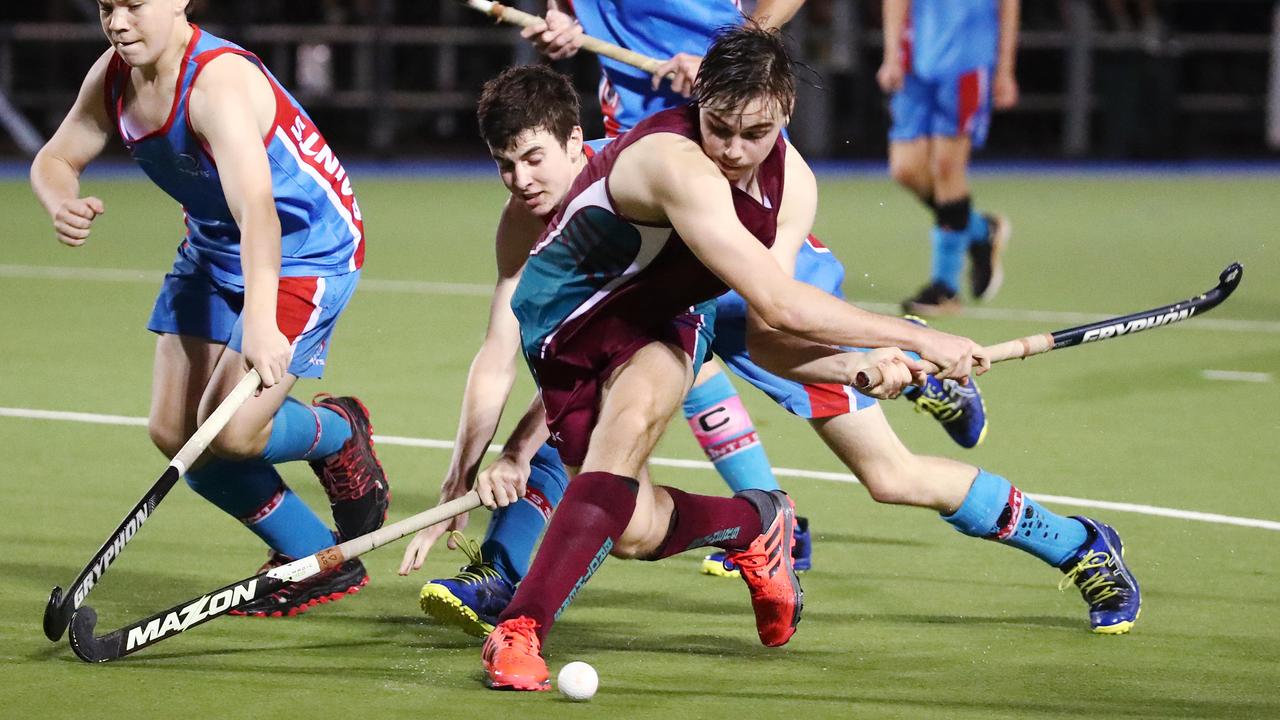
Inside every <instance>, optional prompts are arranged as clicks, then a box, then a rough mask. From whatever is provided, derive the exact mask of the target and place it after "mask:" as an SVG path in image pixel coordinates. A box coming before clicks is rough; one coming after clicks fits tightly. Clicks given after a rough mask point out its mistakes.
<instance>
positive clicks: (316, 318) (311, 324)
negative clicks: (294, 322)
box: [293, 277, 324, 351]
mask: <svg viewBox="0 0 1280 720" xmlns="http://www.w3.org/2000/svg"><path fill="white" fill-rule="evenodd" d="M323 299H324V278H323V277H317V278H316V291H315V294H313V295H312V296H311V316H310V317H308V318H307V324H306V325H304V326H303V327H302V332H300V333H298V337H296V338H294V339H293V350H295V351H296V350H297V349H298V341H300V340H302V336H303V335H306V334H307V333H308V332H310V331H311V330H312V329H313V328H315V326H316V323H318V322H320V316H321V315H322V314H323V313H324V306H323V305H322V304H321V302H320V301H321V300H323Z"/></svg>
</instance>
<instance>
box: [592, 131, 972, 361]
mask: <svg viewBox="0 0 1280 720" xmlns="http://www.w3.org/2000/svg"><path fill="white" fill-rule="evenodd" d="M808 178H809V180H808V181H807V182H808V183H811V184H810V185H809V186H808V189H807V190H801V191H800V195H798V196H797V198H799V197H800V196H802V195H804V194H805V193H806V192H810V193H814V194H815V195H816V183H813V180H812V172H809V173H808ZM796 180H797V181H799V184H801V185H802V186H803V185H804V184H805V183H806V181H805V180H804V179H803V176H801V177H797V178H796ZM791 182H792V179H791V178H788V184H790V183H791ZM609 183H610V184H609V187H610V191H611V193H612V194H613V197H614V200H615V201H616V202H617V203H618V206H619V210H620V211H622V212H623V213H624V214H626V215H627V216H629V217H632V218H634V219H636V220H641V221H649V222H658V223H662V222H669V223H670V224H671V225H672V226H673V227H674V228H675V229H676V231H677V232H678V233H679V234H680V236H681V237H682V238H684V240H685V242H687V243H688V244H689V247H690V249H691V250H692V251H693V252H694V254H696V255H697V256H698V259H699V260H701V261H702V262H703V263H704V264H705V265H706V266H707V267H708V268H710V269H711V271H712V272H714V273H715V274H716V275H717V276H719V277H720V278H721V279H722V280H723V281H724V282H725V283H726V284H727V285H729V286H730V287H732V288H733V289H734V290H737V291H738V292H739V293H740V294H741V295H742V296H743V298H745V299H746V301H747V303H748V304H749V305H750V306H751V307H752V308H753V309H754V310H755V311H756V312H757V313H758V314H759V315H760V318H761V319H762V320H763V321H764V322H765V323H766V324H767V325H769V326H770V327H772V328H774V329H776V330H780V331H782V332H784V333H788V334H791V335H796V336H798V337H801V338H804V339H806V340H810V341H812V342H816V343H820V344H827V345H849V346H856V347H887V346H896V347H901V348H907V349H912V350H916V351H917V352H919V353H920V354H921V355H923V356H924V357H926V359H929V360H930V361H932V362H934V363H935V364H937V365H939V366H940V367H943V368H945V370H946V373H945V374H944V375H943V377H954V378H956V379H960V378H963V377H967V376H968V375H969V374H970V371H971V369H972V366H973V363H974V357H973V352H974V350H976V349H977V347H978V346H977V345H976V344H975V343H973V342H972V341H970V340H967V339H965V338H958V337H955V336H946V335H943V334H941V333H939V336H936V337H934V336H929V335H928V334H926V333H923V332H921V331H920V329H919V328H916V327H915V326H913V325H911V323H908V322H905V321H902V320H897V319H895V318H889V317H886V316H882V315H877V314H875V313H867V312H865V311H862V310H859V309H857V308H855V307H853V306H852V305H849V304H848V303H845V302H843V301H841V300H837V299H836V298H834V297H832V296H830V295H828V294H826V293H824V292H822V291H821V290H818V289H817V288H814V287H813V286H811V285H806V284H805V283H802V282H798V281H796V280H795V279H794V278H792V277H791V276H789V275H788V274H787V273H785V272H783V270H782V267H781V266H780V265H779V264H778V263H777V261H776V260H775V259H774V258H773V256H772V255H771V254H770V252H769V251H768V250H766V249H765V248H764V247H763V246H762V245H760V243H759V242H758V241H757V240H756V239H755V238H754V237H753V236H752V235H751V234H750V233H749V232H748V231H747V229H746V228H744V227H743V226H742V224H741V223H740V222H739V221H738V218H737V213H736V212H735V210H734V207H733V200H732V197H731V195H730V192H729V186H728V185H727V184H726V182H725V175H724V174H723V173H722V171H721V169H720V168H719V167H718V166H717V165H716V164H715V163H713V162H712V161H711V159H710V158H708V157H707V155H706V154H705V153H704V152H703V151H702V149H701V148H700V147H699V146H698V145H697V144H695V143H694V142H692V141H690V140H687V139H684V138H680V137H677V136H675V135H670V134H666V133H658V134H655V135H651V136H647V137H645V138H642V139H641V140H639V141H637V142H636V143H635V144H634V145H632V146H630V147H628V148H627V149H626V150H624V151H623V152H622V153H621V154H620V155H619V157H618V160H617V163H616V164H615V166H614V171H613V173H612V174H611V175H610V180H609ZM785 202H786V200H785V198H784V203H785Z"/></svg>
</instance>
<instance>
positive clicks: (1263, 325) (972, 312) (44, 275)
mask: <svg viewBox="0 0 1280 720" xmlns="http://www.w3.org/2000/svg"><path fill="white" fill-rule="evenodd" d="M162 277H164V272H163V271H160V270H128V269H116V268H75V267H55V266H41V265H3V264H0V278H14V279H23V280H87V281H98V282H126V283H146V284H149V285H155V286H157V287H159V284H160V279H161V278H162ZM360 287H361V289H362V290H365V291H369V292H387V293H406V294H413V295H463V296H468V297H489V296H490V295H492V294H493V286H492V285H485V284H483V283H454V282H431V281H423V280H380V279H377V278H361V280H360ZM851 302H853V303H854V304H856V305H858V306H859V307H862V308H865V309H867V310H872V311H874V312H880V313H885V314H889V315H897V314H898V313H899V312H900V309H899V307H898V306H897V305H894V304H892V303H880V302H864V301H861V300H857V299H854V300H852V301H851ZM1124 312H1125V313H1130V312H1133V309H1132V308H1130V309H1128V310H1125V311H1124ZM1116 314H1119V313H1116ZM960 315H961V317H966V318H971V319H974V320H993V321H1012V322H1036V323H1046V324H1051V325H1053V326H1062V327H1071V326H1075V325H1082V324H1084V323H1090V322H1097V321H1099V320H1106V319H1107V318H1109V317H1115V314H1111V315H1107V314H1102V313H1082V312H1071V311H1066V310H1027V309H1016V308H988V307H966V308H964V310H962V311H961V313H960ZM1174 327H1176V328H1181V329H1188V328H1190V329H1194V330H1219V331H1224V332H1244V333H1280V321H1268V320H1232V319H1230V318H1213V317H1210V318H1195V319H1194V320H1192V321H1191V322H1190V323H1178V324H1177V325H1176V326H1174Z"/></svg>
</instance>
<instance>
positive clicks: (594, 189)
mask: <svg viewBox="0 0 1280 720" xmlns="http://www.w3.org/2000/svg"><path fill="white" fill-rule="evenodd" d="M588 206H594V207H601V208H604V209H606V210H608V211H610V212H614V210H613V205H612V204H610V202H609V196H608V193H606V192H605V179H604V178H600V179H599V180H597V181H595V182H594V183H592V184H591V185H590V186H588V187H587V189H586V190H583V191H582V192H581V193H579V194H578V196H577V197H575V198H574V199H573V202H571V203H570V204H569V207H567V208H565V212H564V215H563V216H562V219H561V221H560V224H559V225H557V226H556V229H555V231H554V232H551V233H548V234H547V238H546V239H545V240H543V241H542V242H540V243H538V247H537V248H535V249H534V252H535V253H536V252H537V251H538V250H541V249H542V248H544V247H546V246H547V243H549V242H551V241H552V240H553V239H554V238H555V237H557V236H559V235H560V231H561V230H562V229H563V228H564V226H565V224H566V223H567V222H568V221H569V219H570V218H572V217H573V215H574V214H576V213H577V212H578V211H579V210H581V209H582V208H584V207H588ZM619 219H621V218H619ZM631 227H633V228H635V229H636V231H637V232H639V233H640V250H639V252H637V253H636V256H635V258H634V259H633V260H632V261H631V264H630V265H629V266H627V269H626V270H623V271H622V274H620V275H619V276H618V277H616V278H614V279H613V280H610V281H609V282H608V284H606V285H605V286H604V287H602V288H600V289H599V290H597V291H596V292H595V294H594V295H592V296H591V297H590V298H588V299H587V301H586V302H584V303H582V304H581V305H579V306H578V307H577V308H575V309H574V311H573V312H572V313H570V314H569V316H568V317H566V318H565V319H564V320H563V321H561V322H560V325H559V326H557V327H556V329H555V330H552V331H551V333H550V334H549V335H547V337H546V338H545V339H544V340H543V341H542V349H541V350H540V351H539V355H542V356H546V353H547V348H548V347H550V345H551V341H552V340H553V339H555V336H556V333H558V332H560V328H562V327H564V326H565V325H567V324H569V323H570V322H573V321H574V320H575V319H576V318H579V317H581V316H582V315H583V314H584V313H586V312H587V311H588V310H590V309H591V308H593V307H595V306H596V305H599V304H600V303H601V302H603V301H604V299H605V298H607V297H608V296H609V295H610V294H612V293H613V291H614V290H617V289H618V286H619V285H622V284H623V283H625V282H627V281H628V280H630V279H632V278H633V277H635V276H636V274H637V273H639V272H640V271H641V270H644V269H645V268H647V267H649V263H652V262H653V259H654V258H656V257H658V253H660V252H662V248H664V247H666V245H667V240H669V239H670V238H671V232H672V230H671V228H663V227H652V226H648V225H632V226H631Z"/></svg>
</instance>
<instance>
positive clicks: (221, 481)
mask: <svg viewBox="0 0 1280 720" xmlns="http://www.w3.org/2000/svg"><path fill="white" fill-rule="evenodd" d="M186 478H187V484H188V485H190V486H191V489H192V490H195V491H196V492H197V493H198V494H199V495H200V496H201V497H203V498H205V499H206V500H208V501H209V502H211V503H213V504H214V505H217V506H218V507H219V508H221V509H222V510H223V511H224V512H226V513H227V514H228V515H231V516H232V517H234V518H236V519H237V520H239V521H240V522H242V523H244V525H245V526H246V527H248V528H249V529H250V530H252V531H253V532H254V533H256V534H257V535H258V537H260V538H262V539H263V540H264V541H266V543H267V544H268V545H270V546H271V547H272V548H275V550H277V551H278V552H281V553H283V554H285V555H287V556H289V557H291V558H295V559H296V558H301V557H306V556H307V555H310V554H312V553H314V552H318V551H320V550H323V549H325V548H327V547H329V546H330V545H332V544H333V533H332V532H330V530H329V528H328V527H326V526H325V524H324V521H323V520H321V519H320V518H319V517H317V516H316V514H315V513H313V512H311V508H309V507H307V505H306V503H304V502H303V501H302V498H300V497H298V496H297V495H295V494H294V492H293V491H292V490H290V489H289V487H288V486H287V485H285V484H284V481H283V480H281V479H280V475H279V474H278V473H277V472H276V470H275V468H274V467H272V466H271V465H269V464H267V463H265V462H262V461H260V460H249V461H245V462H231V461H229V460H222V459H214V460H212V461H211V462H209V463H206V464H205V465H204V466H202V467H199V468H197V469H195V470H189V471H188V472H187V476H186Z"/></svg>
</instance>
